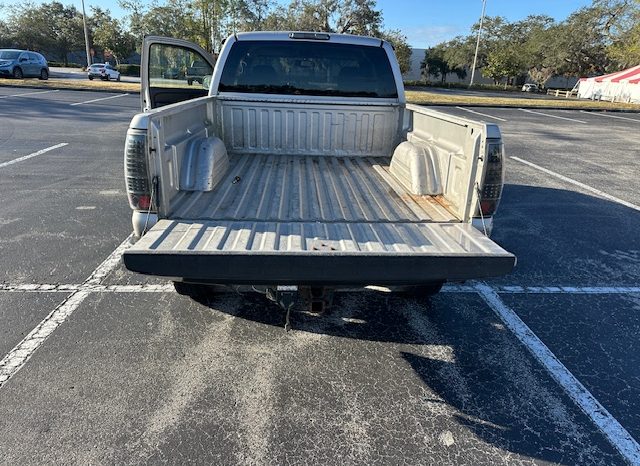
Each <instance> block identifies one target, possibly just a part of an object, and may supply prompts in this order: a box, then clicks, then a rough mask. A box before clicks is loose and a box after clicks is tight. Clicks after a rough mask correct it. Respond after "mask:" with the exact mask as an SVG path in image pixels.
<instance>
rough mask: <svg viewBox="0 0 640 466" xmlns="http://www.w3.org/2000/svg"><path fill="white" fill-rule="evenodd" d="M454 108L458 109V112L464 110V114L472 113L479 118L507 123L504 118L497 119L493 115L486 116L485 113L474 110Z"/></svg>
mask: <svg viewBox="0 0 640 466" xmlns="http://www.w3.org/2000/svg"><path fill="white" fill-rule="evenodd" d="M456 108H457V109H460V110H464V111H465V112H469V113H473V114H474V115H480V116H484V117H487V118H493V119H494V120H498V121H507V120H505V119H504V118H499V117H497V116H493V115H487V114H486V113H480V112H476V111H475V110H470V109H468V108H464V107H456Z"/></svg>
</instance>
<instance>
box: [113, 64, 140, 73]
mask: <svg viewBox="0 0 640 466" xmlns="http://www.w3.org/2000/svg"><path fill="white" fill-rule="evenodd" d="M116 69H117V70H118V71H119V72H120V74H122V75H123V76H140V65H124V64H123V65H118V66H116Z"/></svg>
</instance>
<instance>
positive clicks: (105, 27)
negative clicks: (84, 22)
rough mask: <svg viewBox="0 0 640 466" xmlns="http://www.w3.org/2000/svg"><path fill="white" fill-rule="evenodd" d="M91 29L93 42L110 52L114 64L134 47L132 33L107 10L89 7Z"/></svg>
mask: <svg viewBox="0 0 640 466" xmlns="http://www.w3.org/2000/svg"><path fill="white" fill-rule="evenodd" d="M91 10H92V15H91V20H90V24H91V26H92V27H91V30H92V37H93V44H94V45H96V46H98V47H100V48H101V49H102V50H104V51H105V52H107V53H109V54H111V55H112V56H113V57H114V59H115V60H116V64H120V61H121V60H122V59H124V58H127V57H128V56H129V55H131V54H132V53H133V52H134V50H135V48H136V41H135V37H134V36H133V34H131V33H130V32H129V31H127V30H126V29H125V28H124V24H122V22H121V21H119V20H117V19H114V18H112V17H111V13H110V11H109V10H102V9H100V8H98V7H91Z"/></svg>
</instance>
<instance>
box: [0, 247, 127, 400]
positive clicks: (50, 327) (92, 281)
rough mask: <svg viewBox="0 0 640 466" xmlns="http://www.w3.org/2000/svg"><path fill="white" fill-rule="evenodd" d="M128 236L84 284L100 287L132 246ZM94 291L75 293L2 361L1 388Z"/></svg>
mask: <svg viewBox="0 0 640 466" xmlns="http://www.w3.org/2000/svg"><path fill="white" fill-rule="evenodd" d="M131 236H132V235H129V236H128V237H127V238H126V239H125V240H124V241H123V242H122V243H120V245H119V246H118V247H117V248H116V249H115V250H114V251H113V252H112V253H111V254H110V255H109V257H107V258H106V259H105V260H104V262H102V264H100V265H99V266H98V267H97V268H96V269H95V270H94V271H93V272H92V273H91V275H89V277H88V278H87V279H86V280H85V281H84V283H83V285H85V286H95V285H99V284H100V282H101V281H102V280H104V278H105V277H106V276H107V275H108V274H109V273H110V272H111V271H112V270H113V269H115V268H116V266H117V265H118V264H119V262H120V257H121V256H122V253H123V252H124V251H125V250H126V249H127V248H129V246H130V245H131V241H130V240H131ZM90 293H91V291H89V290H88V289H85V288H81V289H78V290H76V291H73V292H72V293H71V294H70V295H69V296H68V297H67V298H66V299H65V300H64V301H63V302H62V303H60V305H58V307H56V308H55V309H54V310H53V311H51V312H50V313H49V315H48V316H47V317H45V318H44V320H42V322H40V323H39V324H38V325H37V326H36V328H34V329H33V330H32V331H31V332H29V334H28V335H27V336H26V337H24V339H23V340H22V341H21V342H20V343H18V344H17V345H16V347H15V348H13V349H12V350H11V351H10V352H9V354H7V355H6V356H5V357H4V358H2V360H0V387H2V386H3V385H4V384H5V383H6V382H7V381H8V380H9V379H10V378H11V377H13V376H14V375H15V374H16V372H18V371H19V370H20V369H21V368H22V367H23V366H24V365H25V363H26V362H27V361H28V360H29V359H30V358H31V356H33V354H34V353H35V352H36V350H37V349H38V348H39V347H40V346H41V345H42V344H43V343H44V342H45V340H46V339H47V338H48V337H49V336H50V335H51V334H52V333H53V332H54V331H55V329H57V328H58V326H59V325H60V324H62V323H63V322H64V321H65V320H67V318H69V316H70V315H71V314H73V312H74V311H75V310H76V309H77V308H78V307H79V306H80V305H81V304H82V302H83V301H84V300H85V299H87V296H89V294H90Z"/></svg>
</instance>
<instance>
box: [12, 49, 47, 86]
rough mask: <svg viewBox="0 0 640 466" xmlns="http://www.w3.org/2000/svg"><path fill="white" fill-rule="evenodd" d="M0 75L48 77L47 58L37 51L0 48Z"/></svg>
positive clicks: (17, 77)
mask: <svg viewBox="0 0 640 466" xmlns="http://www.w3.org/2000/svg"><path fill="white" fill-rule="evenodd" d="M0 76H9V77H14V78H16V79H22V78H27V77H34V78H35V77H37V78H40V79H49V65H48V64H47V60H46V59H45V58H44V57H43V56H42V55H40V54H39V53H37V52H30V51H28V50H15V49H0Z"/></svg>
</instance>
